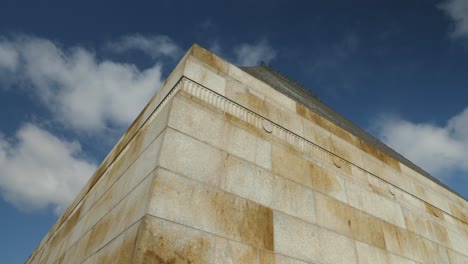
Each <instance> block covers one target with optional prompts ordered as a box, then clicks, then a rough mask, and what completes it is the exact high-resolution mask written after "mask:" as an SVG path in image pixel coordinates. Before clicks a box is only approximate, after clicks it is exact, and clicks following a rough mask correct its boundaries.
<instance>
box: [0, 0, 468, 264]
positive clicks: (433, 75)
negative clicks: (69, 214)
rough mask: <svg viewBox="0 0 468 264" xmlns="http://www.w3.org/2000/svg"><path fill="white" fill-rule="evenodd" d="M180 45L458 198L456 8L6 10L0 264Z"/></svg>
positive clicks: (19, 249) (0, 107)
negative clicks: (267, 82)
mask: <svg viewBox="0 0 468 264" xmlns="http://www.w3.org/2000/svg"><path fill="white" fill-rule="evenodd" d="M309 2H311V3H309ZM192 43H199V44H200V45H201V46H203V47H205V48H208V49H210V50H212V51H213V52H215V53H217V54H219V55H221V56H222V57H223V58H226V59H227V60H229V61H230V62H232V63H235V64H238V65H258V64H259V62H260V60H265V61H267V62H268V64H269V65H271V66H273V67H274V68H275V69H277V70H279V71H281V72H282V73H283V74H285V75H287V76H288V77H289V78H290V79H293V80H296V81H298V82H299V83H300V84H303V85H304V86H305V87H306V88H308V89H310V90H311V91H313V92H314V93H316V94H318V95H319V97H320V98H321V100H322V101H324V102H325V103H327V104H328V105H330V106H331V107H332V108H334V109H335V110H337V111H338V112H339V113H341V114H343V115H344V116H346V117H347V118H349V119H350V120H352V121H353V122H355V123H356V124H358V125H359V126H360V127H363V128H365V129H366V130H368V131H370V132H371V133H372V134H374V135H375V136H376V137H378V138H380V139H381V140H383V141H384V142H385V143H387V144H388V145H390V146H391V147H393V148H394V149H396V150H397V151H399V152H400V153H402V154H403V155H405V156H406V157H408V158H409V159H410V160H412V161H414V162H415V163H416V164H418V165H420V166H422V167H423V168H424V169H426V170H427V171H429V172H430V173H431V174H432V175H434V176H435V177H437V178H439V179H440V180H441V181H443V182H444V183H446V184H447V185H449V186H450V187H451V188H452V189H454V190H456V191H457V192H458V193H460V194H461V195H462V196H464V197H465V198H466V197H468V152H467V151H466V149H467V148H468V1H467V0H443V1H428V0H419V1H418V0H415V1H400V0H394V1H304V2H302V3H301V2H294V4H292V3H291V2H290V1H256V2H255V3H253V1H245V2H243V1H232V2H231V3H223V2H221V1H213V2H209V1H205V2H204V3H203V4H202V3H199V2H196V1H178V2H177V3H176V4H175V3H174V1H141V2H136V1H128V2H122V1H109V2H105V1H99V2H97V1H77V2H73V3H71V2H68V3H65V1H31V2H27V1H22V0H19V1H18V0H16V1H10V0H4V1H2V4H1V6H0V120H1V122H0V194H1V197H0V215H1V217H0V231H1V235H0V248H1V249H0V258H1V259H0V262H1V263H22V262H24V260H25V259H26V258H27V257H28V256H29V254H30V253H31V252H32V251H33V250H34V248H35V247H36V246H37V245H38V243H39V242H40V240H41V239H42V237H43V236H44V235H45V234H46V233H47V232H48V230H49V228H50V227H51V226H52V225H53V223H54V222H55V221H56V219H57V215H58V214H60V212H61V211H62V210H63V209H64V208H65V207H66V206H67V205H68V203H69V202H70V201H71V200H72V199H73V197H74V196H75V194H76V193H77V192H78V191H79V189H80V188H81V186H82V185H83V184H84V183H85V182H86V180H87V179H88V178H89V176H90V175H91V174H92V172H93V171H94V169H95V168H96V167H97V166H98V164H99V163H100V162H101V161H102V159H103V158H104V157H105V155H106V154H107V152H108V151H109V150H110V149H111V147H112V146H113V144H114V143H115V142H116V141H117V140H118V138H119V137H120V135H121V134H122V133H123V132H124V131H125V129H126V128H127V127H128V126H129V124H130V123H131V121H132V120H133V119H134V117H135V116H136V115H137V114H138V112H139V111H140V110H141V109H142V108H143V106H144V104H145V103H146V102H147V101H148V100H149V98H150V96H151V95H152V94H153V93H154V92H155V91H156V89H157V88H158V87H159V84H160V83H161V82H162V81H163V80H164V79H165V77H166V76H167V75H168V73H169V72H170V71H171V70H172V69H173V67H174V66H175V64H176V63H177V61H178V60H179V59H180V58H181V56H182V55H183V54H184V52H185V51H186V50H187V49H188V48H189V47H190V46H191V45H192Z"/></svg>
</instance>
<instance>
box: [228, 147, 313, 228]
mask: <svg viewBox="0 0 468 264" xmlns="http://www.w3.org/2000/svg"><path fill="white" fill-rule="evenodd" d="M221 182H222V184H221V188H222V189H224V190H225V191H228V192H231V193H234V194H236V195H239V196H241V197H245V198H247V199H249V200H252V201H254V202H256V203H259V204H262V205H264V206H267V207H270V208H272V209H275V210H278V211H281V212H284V213H286V214H289V215H292V216H296V217H299V218H301V219H303V220H305V221H308V222H311V223H315V218H316V216H315V206H314V205H315V203H314V192H313V191H312V190H311V189H308V188H306V187H304V186H303V185H300V184H298V183H296V182H293V181H289V180H287V179H285V178H283V177H279V176H277V175H274V174H273V173H271V172H270V171H268V170H265V169H263V168H261V167H259V166H256V165H254V164H251V163H249V162H247V161H245V160H241V159H238V158H236V157H234V156H232V155H227V156H226V158H225V162H224V169H223V177H222V181H221Z"/></svg>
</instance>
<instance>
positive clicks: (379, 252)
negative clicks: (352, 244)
mask: <svg viewBox="0 0 468 264" xmlns="http://www.w3.org/2000/svg"><path fill="white" fill-rule="evenodd" d="M356 251H357V255H358V259H359V264H416V262H414V261H412V260H409V259H406V258H403V257H400V256H398V255H394V254H391V253H389V252H388V251H385V250H383V249H380V248H376V247H373V246H370V245H368V244H365V243H361V242H359V241H356Z"/></svg>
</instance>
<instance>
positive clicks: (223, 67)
mask: <svg viewBox="0 0 468 264" xmlns="http://www.w3.org/2000/svg"><path fill="white" fill-rule="evenodd" d="M192 55H193V56H194V57H196V58H198V59H200V60H202V61H203V62H204V63H206V64H208V65H209V66H211V67H213V68H214V69H216V70H217V71H219V72H222V73H226V72H227V71H228V69H227V67H228V64H227V63H226V62H224V61H223V60H222V59H221V58H219V57H218V56H216V55H215V54H213V53H211V52H209V51H207V50H206V49H203V48H200V47H198V46H194V47H193V48H192Z"/></svg>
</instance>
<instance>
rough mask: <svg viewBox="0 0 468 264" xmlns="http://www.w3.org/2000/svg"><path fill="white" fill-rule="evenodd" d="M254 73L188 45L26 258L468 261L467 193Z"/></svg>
mask: <svg viewBox="0 0 468 264" xmlns="http://www.w3.org/2000/svg"><path fill="white" fill-rule="evenodd" d="M247 72H249V71H248V70H245V71H243V70H241V69H239V68H237V67H235V66H233V65H231V64H229V63H228V62H226V61H224V60H223V59H221V58H219V57H218V56H216V55H214V54H212V53H210V52H208V51H206V50H204V49H202V48H200V47H198V46H196V45H195V46H194V47H192V49H191V50H190V51H189V52H188V53H187V54H186V55H185V56H184V58H183V59H182V61H181V62H180V63H179V64H178V66H177V67H176V69H175V70H174V72H173V73H172V74H171V75H170V76H169V78H168V79H167V80H166V81H165V82H164V83H163V85H162V87H161V89H160V90H159V91H158V92H157V94H156V95H155V96H154V97H153V98H152V99H151V100H150V102H149V103H148V105H147V106H146V107H145V109H143V111H142V113H141V114H140V115H139V117H138V118H137V119H136V120H135V122H134V123H133V124H132V125H131V127H130V128H129V130H128V131H127V132H126V133H125V134H124V135H123V137H122V138H121V140H120V141H119V142H118V143H117V144H116V146H115V147H114V149H113V150H112V151H111V152H110V153H109V155H108V157H107V158H106V159H105V160H104V161H103V163H102V164H101V166H100V167H99V169H98V170H97V171H96V172H95V173H94V175H93V176H92V177H91V179H90V181H89V182H88V183H87V184H86V186H85V187H84V188H83V189H82V191H81V192H80V194H79V195H78V196H77V198H76V200H75V201H74V202H73V203H72V205H71V206H70V207H69V208H68V209H67V210H66V211H65V212H64V214H63V215H62V216H61V217H60V219H59V220H58V221H57V223H56V224H55V225H54V227H53V228H52V229H51V230H50V232H49V234H47V235H46V236H45V237H44V239H43V241H42V242H41V243H40V245H39V246H38V248H37V249H36V251H35V252H34V253H33V255H32V256H31V258H30V259H29V261H28V263H67V264H68V263H88V264H91V263H212V264H214V263H216V264H217V263H254V264H266V263H268V264H270V263H273V264H304V263H316V264H328V263H330V264H331V263H351V264H352V263H390V264H395V263H438V264H439V263H450V264H454V263H460V264H461V263H463V264H464V263H468V254H467V252H468V225H467V221H468V219H467V215H468V206H467V203H466V200H464V199H463V198H461V197H459V196H457V195H456V194H454V193H451V192H450V191H448V190H447V189H445V188H444V187H443V186H441V185H439V184H438V183H437V182H436V181H432V180H430V179H429V178H427V177H425V176H423V175H422V174H419V173H418V172H416V171H415V170H418V169H417V168H415V170H413V169H411V168H410V167H413V168H414V166H412V165H411V164H409V165H408V162H404V161H403V160H404V159H401V158H399V157H397V156H395V155H393V154H391V151H389V150H388V149H385V148H382V146H381V145H380V148H379V147H378V144H375V142H373V143H372V144H371V143H369V142H368V141H366V140H368V139H369V137H368V136H366V135H364V136H363V134H362V133H361V134H359V133H357V134H356V133H355V132H356V131H355V130H349V124H348V125H344V126H343V127H341V126H339V125H337V124H339V122H338V123H336V120H335V121H333V118H331V119H330V116H327V115H326V114H325V115H323V116H322V114H323V113H322V114H318V113H320V111H318V112H314V111H315V110H317V108H314V106H313V105H310V104H308V103H307V102H305V103H304V101H301V100H300V98H299V99H298V98H297V97H294V96H292V97H290V96H291V94H289V95H288V96H287V95H285V94H283V93H281V92H279V91H281V87H280V88H278V87H279V86H278V85H276V84H275V83H271V82H269V81H268V80H266V79H264V78H261V76H257V78H260V79H261V80H265V81H260V79H256V78H255V77H254V76H256V75H255V74H252V75H251V74H249V73H247ZM275 74H276V75H277V73H274V74H273V75H272V76H275ZM278 82H279V81H278ZM286 83H287V82H286ZM283 84H284V83H283ZM273 87H274V88H273ZM286 93H287V91H286ZM302 94H303V93H302ZM291 98H295V99H291ZM296 100H297V101H296ZM300 102H302V103H304V104H305V105H307V107H306V106H305V105H302V104H301V103H300ZM312 102H315V101H313V100H312ZM316 104H317V107H319V105H320V104H321V103H320V102H316ZM321 107H324V106H321ZM312 109H315V110H312ZM330 120H331V121H330ZM345 128H346V129H348V130H346V129H345ZM348 131H354V132H353V133H355V134H351V133H350V132H348ZM375 146H377V147H375ZM389 155H390V156H389ZM405 164H406V165H405ZM408 166H410V167H408ZM418 171H420V170H418Z"/></svg>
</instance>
